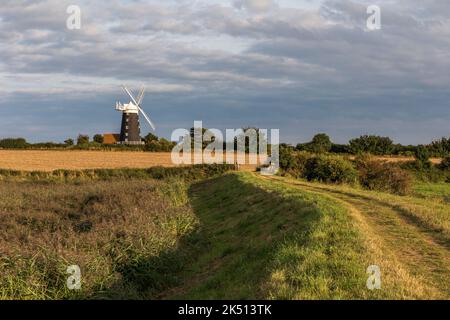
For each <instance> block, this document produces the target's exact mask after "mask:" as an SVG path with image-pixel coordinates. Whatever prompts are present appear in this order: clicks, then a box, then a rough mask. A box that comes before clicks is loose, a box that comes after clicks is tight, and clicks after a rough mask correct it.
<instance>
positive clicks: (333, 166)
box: [304, 156, 358, 184]
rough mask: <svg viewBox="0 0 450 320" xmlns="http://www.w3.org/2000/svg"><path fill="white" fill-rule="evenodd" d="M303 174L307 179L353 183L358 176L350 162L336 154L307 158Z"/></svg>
mask: <svg viewBox="0 0 450 320" xmlns="http://www.w3.org/2000/svg"><path fill="white" fill-rule="evenodd" d="M304 175H305V178H306V179H308V180H309V181H321V182H326V183H338V184H341V183H349V184H354V183H355V182H356V181H357V178H358V174H357V171H356V169H355V168H354V167H353V165H352V163H351V162H350V161H348V160H345V159H343V158H342V157H336V156H317V157H313V158H310V159H308V160H307V161H306V165H305V173H304Z"/></svg>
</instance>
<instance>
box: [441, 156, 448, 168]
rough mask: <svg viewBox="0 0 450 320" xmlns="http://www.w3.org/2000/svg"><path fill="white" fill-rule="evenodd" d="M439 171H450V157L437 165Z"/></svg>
mask: <svg viewBox="0 0 450 320" xmlns="http://www.w3.org/2000/svg"><path fill="white" fill-rule="evenodd" d="M439 169H441V170H444V171H450V156H448V157H446V158H444V159H443V160H442V162H441V164H440V165H439Z"/></svg>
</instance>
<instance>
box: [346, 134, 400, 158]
mask: <svg viewBox="0 0 450 320" xmlns="http://www.w3.org/2000/svg"><path fill="white" fill-rule="evenodd" d="M393 149H394V143H393V141H392V140H391V139H390V138H389V137H380V136H374V135H370V136H369V135H364V136H361V137H359V138H356V139H353V140H350V150H351V152H352V153H354V154H358V153H371V154H374V155H386V154H392V151H393Z"/></svg>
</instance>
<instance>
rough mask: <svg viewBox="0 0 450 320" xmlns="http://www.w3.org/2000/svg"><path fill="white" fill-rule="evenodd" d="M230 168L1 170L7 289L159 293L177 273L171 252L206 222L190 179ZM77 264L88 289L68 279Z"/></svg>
mask: <svg viewBox="0 0 450 320" xmlns="http://www.w3.org/2000/svg"><path fill="white" fill-rule="evenodd" d="M230 168H231V167H221V166H196V167H192V168H169V169H167V168H152V169H148V170H137V169H130V170H128V169H126V170H125V169H124V170H89V171H83V172H71V171H58V172H53V173H30V174H28V173H18V172H7V174H6V175H5V172H3V173H2V176H3V177H4V178H6V179H5V181H3V182H1V183H0V212H1V214H0V298H1V299H71V298H93V297H97V298H98V297H103V298H152V297H153V298H154V294H155V293H157V292H160V291H161V290H162V289H164V288H165V287H166V286H169V285H171V284H173V283H174V281H175V280H176V279H174V278H170V277H168V276H167V274H170V273H171V272H170V271H171V270H177V268H180V265H181V261H182V260H183V259H184V257H183V256H182V255H175V254H173V253H172V251H174V250H176V247H177V245H178V242H179V241H180V239H182V238H183V237H185V236H187V235H188V234H189V233H191V232H192V231H193V230H194V229H195V228H196V226H197V225H198V219H197V217H196V215H195V214H194V212H193V210H192V208H191V207H190V206H189V204H188V196H187V190H188V183H189V181H192V180H197V179H201V178H205V177H207V176H209V175H215V174H218V173H221V172H223V171H224V170H228V169H230ZM18 177H19V178H20V179H17V178H18ZM149 178H158V179H160V180H154V179H149ZM55 181H56V182H55ZM44 182H45V183H44ZM65 182H76V183H65ZM70 265H78V266H79V267H80V268H81V272H82V290H80V291H72V290H69V289H68V288H67V286H66V280H67V278H68V277H69V274H66V269H67V267H68V266H70ZM144 287H145V288H144Z"/></svg>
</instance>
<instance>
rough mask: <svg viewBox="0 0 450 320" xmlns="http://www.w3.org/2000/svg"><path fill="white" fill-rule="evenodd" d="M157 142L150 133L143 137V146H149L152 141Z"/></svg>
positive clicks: (155, 137) (156, 138)
mask: <svg viewBox="0 0 450 320" xmlns="http://www.w3.org/2000/svg"><path fill="white" fill-rule="evenodd" d="M158 140H159V138H158V136H156V135H154V134H153V133H151V132H150V133H149V134H147V135H146V136H145V137H144V142H145V144H149V143H150V142H152V141H156V142H157V141H158Z"/></svg>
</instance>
